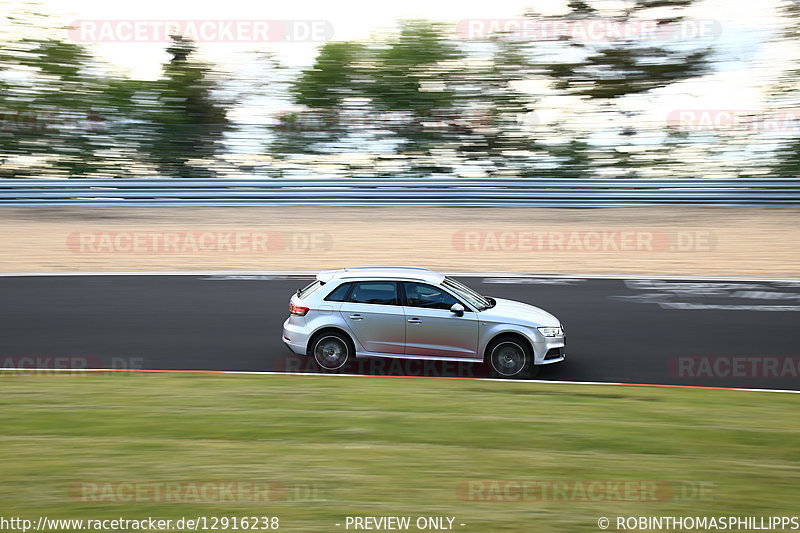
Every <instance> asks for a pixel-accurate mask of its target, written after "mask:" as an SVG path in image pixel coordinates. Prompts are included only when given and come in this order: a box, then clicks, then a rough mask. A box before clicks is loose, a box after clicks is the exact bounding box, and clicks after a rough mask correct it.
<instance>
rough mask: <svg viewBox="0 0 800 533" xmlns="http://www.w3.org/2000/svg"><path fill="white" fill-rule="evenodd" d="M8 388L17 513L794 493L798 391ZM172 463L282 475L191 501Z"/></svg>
mask: <svg viewBox="0 0 800 533" xmlns="http://www.w3.org/2000/svg"><path fill="white" fill-rule="evenodd" d="M0 387H2V395H0V427H1V428H2V432H0V442H1V443H2V450H3V466H2V469H1V470H0V472H2V474H0V516H5V517H9V516H19V517H24V518H31V519H34V520H35V519H36V518H38V517H39V516H47V517H48V518H83V519H104V518H118V517H123V518H133V519H139V518H146V517H149V516H152V517H157V518H164V519H166V518H171V519H178V518H180V517H197V516H207V517H212V516H217V517H220V516H228V517H232V516H238V517H243V516H278V517H280V524H281V527H280V529H281V530H285V531H346V529H345V527H344V524H345V522H344V520H345V517H346V516H348V515H349V516H364V515H379V516H387V515H392V516H412V517H414V519H416V517H418V516H450V517H455V523H454V524H455V530H458V531H464V532H477V531H480V532H484V531H493V532H494V531H537V532H547V531H598V528H597V520H598V518H600V517H602V516H605V517H609V518H611V519H612V527H611V528H610V530H614V525H615V524H614V520H615V518H614V517H616V516H723V515H724V516H728V515H738V516H780V515H791V514H792V513H793V512H796V503H797V496H798V489H797V479H798V476H800V466H799V465H800V448H798V446H797V443H798V442H800V409H798V401H800V397H798V396H797V395H788V394H772V393H756V392H735V391H721V390H679V389H656V388H626V387H612V386H608V387H605V386H604V387H599V386H578V385H569V386H567V385H557V384H538V383H503V382H482V381H465V380H429V379H391V378H351V377H317V376H210V375H174V374H170V375H160V374H159V375H120V374H114V375H89V376H69V375H57V376H30V375H15V374H8V373H6V374H1V373H0ZM489 481H499V482H501V483H499V484H492V483H489ZM625 481H627V482H629V483H628V485H619V483H622V482H625ZM163 482H170V483H173V482H174V483H177V482H182V483H183V485H181V486H182V487H184V488H185V487H187V486H188V487H191V486H194V487H200V486H202V484H204V483H214V484H217V485H215V486H216V487H217V488H219V487H220V486H224V485H219V484H223V483H230V482H238V483H245V484H246V483H253V484H269V483H271V484H272V485H271V487H273V488H274V487H279V488H280V490H278V491H273V492H270V493H269V495H268V496H267V497H264V495H263V493H262V494H261V496H259V497H255V498H253V497H247V496H246V495H245V497H242V496H241V494H240V496H239V497H237V498H238V499H237V501H224V502H220V501H217V493H214V492H212V493H210V495H209V494H207V495H206V497H205V498H203V496H202V494H201V495H200V496H199V497H198V499H199V500H201V501H194V500H193V499H192V498H193V496H192V495H190V494H189V493H188V492H186V493H181V494H180V498H182V499H183V501H180V502H174V501H163V500H168V498H165V497H161V498H158V497H154V493H153V490H154V489H153V487H154V486H155V485H154V484H157V483H163ZM502 482H528V485H527V489H526V490H527V492H526V493H525V494H524V495H521V496H520V493H519V492H516V491H515V490H514V487H515V485H513V484H505V485H503V484H502ZM536 482H543V483H542V484H539V485H536V484H535V483H536ZM92 483H93V484H97V485H96V486H97V487H101V488H100V489H98V490H97V491H94V490H88V491H87V489H86V488H87V487H93V486H95V485H88V484H92ZM104 483H108V484H109V485H103V484H104ZM125 483H139V484H141V486H142V487H145V488H146V489H147V491H146V492H142V494H140V495H139V497H137V496H136V495H135V492H130V487H131V486H132V485H130V486H128V485H124V484H125ZM470 483H471V484H470ZM637 483H638V485H637ZM79 484H83V485H79ZM76 487H78V488H76ZM103 487H104V488H103ZM111 487H113V488H111ZM122 487H127V488H124V489H123V488H122ZM148 487H149V488H148ZM310 487H311V488H313V490H310V491H309V490H308V489H309V488H310ZM620 487H622V488H623V490H622V492H618V490H617V489H618V488H620ZM625 487H627V489H625ZM631 487H656V490H655V492H653V491H650V490H638V489H637V490H633V491H632V492H630V489H631ZM498 488H500V489H501V492H495V491H496V490H497V489H498ZM542 490H544V491H546V493H544V494H543V493H542ZM626 490H628V492H626ZM148 491H149V492H148ZM554 491H555V492H554ZM598 494H599V496H600V497H598ZM174 496H175V494H173V497H174ZM127 497H132V498H133V500H134V501H120V500H122V499H125V498H127ZM487 497H488V498H489V501H485V500H482V498H487ZM226 499H228V500H229V499H230V494H228V495H227V497H226ZM95 500H101V501H95ZM136 500H139V501H136ZM159 500H161V501H159ZM265 500H268V501H265ZM498 500H500V501H498ZM412 523H413V521H412ZM462 523H463V524H466V525H465V526H460V525H459V524H462ZM335 524H342V526H340V527H337V526H336V525H335ZM411 530H412V531H416V529H415V528H412V529H411ZM351 531H352V528H351Z"/></svg>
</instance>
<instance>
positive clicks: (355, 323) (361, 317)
mask: <svg viewBox="0 0 800 533" xmlns="http://www.w3.org/2000/svg"><path fill="white" fill-rule="evenodd" d="M398 291H399V288H398V286H397V282H396V281H378V280H375V281H356V282H353V288H352V289H351V290H350V292H349V294H348V296H347V298H346V301H345V302H343V303H342V306H341V307H340V308H339V312H340V313H341V314H342V317H343V318H344V321H345V323H346V324H347V326H348V327H349V328H350V331H351V333H352V334H353V336H354V337H355V338H356V340H358V342H359V344H361V346H363V347H364V349H365V350H366V351H368V352H374V353H387V354H402V353H403V351H404V347H405V340H406V339H405V337H406V324H405V316H404V315H403V307H402V306H401V305H400V296H399V294H398Z"/></svg>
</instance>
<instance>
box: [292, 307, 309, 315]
mask: <svg viewBox="0 0 800 533" xmlns="http://www.w3.org/2000/svg"><path fill="white" fill-rule="evenodd" d="M306 313H308V307H300V306H299V305H294V304H289V314H290V315H292V316H306Z"/></svg>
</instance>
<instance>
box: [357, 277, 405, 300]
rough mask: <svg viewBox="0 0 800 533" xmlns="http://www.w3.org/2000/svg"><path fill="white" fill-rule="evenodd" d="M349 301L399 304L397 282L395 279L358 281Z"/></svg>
mask: <svg viewBox="0 0 800 533" xmlns="http://www.w3.org/2000/svg"><path fill="white" fill-rule="evenodd" d="M347 301H348V302H354V303H360V304H382V305H398V299H397V284H396V283H395V282H393V281H358V282H356V283H355V287H353V292H352V293H350V298H348V300H347Z"/></svg>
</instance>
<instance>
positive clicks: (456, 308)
mask: <svg viewBox="0 0 800 533" xmlns="http://www.w3.org/2000/svg"><path fill="white" fill-rule="evenodd" d="M450 312H451V313H454V314H455V315H456V316H464V306H463V305H461V304H459V303H454V304H453V306H452V307H451V308H450Z"/></svg>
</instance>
